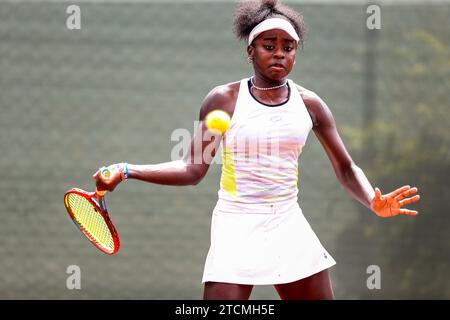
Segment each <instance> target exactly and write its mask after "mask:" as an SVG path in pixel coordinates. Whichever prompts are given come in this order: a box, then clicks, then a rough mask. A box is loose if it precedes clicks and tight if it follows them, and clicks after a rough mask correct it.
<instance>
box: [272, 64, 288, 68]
mask: <svg viewBox="0 0 450 320" xmlns="http://www.w3.org/2000/svg"><path fill="white" fill-rule="evenodd" d="M269 68H273V69H286V68H285V67H284V65H282V64H281V63H274V64H271V65H270V66H269Z"/></svg>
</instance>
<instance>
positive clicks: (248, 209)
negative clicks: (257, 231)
mask: <svg viewBox="0 0 450 320" xmlns="http://www.w3.org/2000/svg"><path fill="white" fill-rule="evenodd" d="M295 205H298V202H297V197H295V198H292V199H288V200H284V201H279V202H273V203H245V202H238V201H229V200H225V199H219V200H218V201H217V204H216V207H215V208H214V211H219V212H224V213H240V214H282V213H286V212H288V211H289V210H290V209H291V208H292V207H293V206H295Z"/></svg>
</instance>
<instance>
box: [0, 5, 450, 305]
mask: <svg viewBox="0 0 450 320" xmlns="http://www.w3.org/2000/svg"><path fill="white" fill-rule="evenodd" d="M72 4H75V5H78V6H79V8H80V10H81V11H80V12H81V16H80V18H81V19H80V22H81V25H80V26H81V29H74V30H71V29H68V28H67V20H68V19H69V18H70V14H69V13H67V11H66V10H67V8H68V6H69V5H72ZM286 4H288V5H290V6H292V7H293V8H294V9H296V10H298V11H301V12H302V13H303V15H304V19H305V22H306V24H307V26H308V29H309V30H308V35H307V40H306V42H305V46H304V49H303V50H302V51H299V52H298V53H297V64H296V65H295V68H294V70H293V72H292V73H291V74H290V78H291V79H293V80H294V81H295V82H297V83H299V84H300V85H302V86H304V87H306V88H309V89H311V90H313V91H315V92H316V93H317V94H319V95H320V96H321V97H322V99H323V100H324V101H325V102H326V103H327V104H328V106H329V107H330V109H331V110H332V112H333V115H334V117H335V120H336V123H337V126H338V130H339V133H340V134H341V137H342V139H343V141H344V143H345V145H346V147H347V149H348V151H349V153H350V154H351V156H352V158H353V160H354V161H355V163H356V164H357V165H358V166H359V167H361V168H362V169H363V171H364V172H365V173H366V175H367V176H368V178H369V180H370V181H371V183H372V184H373V186H378V187H380V188H381V190H382V192H384V193H387V192H390V191H392V190H393V189H394V188H397V187H399V186H402V185H404V184H410V185H415V186H417V187H418V188H419V190H420V194H421V196H422V200H421V201H420V202H419V203H417V204H414V205H410V206H409V207H410V208H412V209H414V210H419V211H420V214H419V215H418V216H417V217H406V216H398V217H395V218H392V219H380V218H378V217H377V216H376V215H374V214H373V213H371V212H370V211H369V210H368V209H366V208H365V207H363V206H362V205H360V204H359V203H358V202H357V201H356V200H354V199H353V198H352V196H351V195H350V194H349V193H348V192H347V191H346V190H345V189H344V188H343V187H342V186H341V185H340V184H339V182H338V180H337V179H336V176H335V174H334V171H333V169H332V166H331V163H330V161H329V160H328V157H327V155H326V153H325V151H324V149H323V147H322V146H321V144H320V143H319V142H318V140H317V138H316V136H315V135H314V133H313V132H311V134H310V135H309V138H308V141H307V145H306V147H305V148H304V149H303V153H302V155H301V157H300V162H299V163H300V164H299V189H300V193H299V203H300V206H301V207H302V209H303V212H304V214H305V216H306V218H307V220H308V221H309V223H310V224H311V226H312V228H313V229H314V231H315V232H316V234H317V235H318V237H319V239H320V240H321V242H322V244H323V245H324V246H325V248H327V250H328V251H329V252H330V254H331V255H332V256H333V257H334V258H335V260H336V261H337V265H336V266H334V267H333V268H331V277H332V282H333V288H334V292H335V295H336V298H339V299H449V298H450V280H449V279H450V278H449V277H448V270H449V269H450V232H449V227H450V219H449V214H450V204H449V202H448V201H447V200H448V199H449V198H450V187H449V183H448V182H449V181H448V180H449V177H450V147H449V146H450V135H449V128H450V112H449V111H450V93H449V92H450V91H449V89H450V28H448V25H449V21H450V4H449V3H448V2H447V3H446V2H442V3H428V2H427V1H423V4H421V3H420V2H419V1H415V2H413V3H412V4H408V5H406V4H401V3H400V4H399V3H396V2H395V1H390V2H387V3H381V4H380V5H379V6H378V8H379V9H380V11H379V12H380V14H381V16H380V18H381V20H380V23H381V24H380V29H376V30H370V29H368V27H367V22H368V21H367V20H368V18H369V16H371V14H372V13H373V12H372V11H370V12H372V13H367V8H368V5H367V4H365V3H364V1H361V2H357V1H353V2H351V1H347V2H344V3H342V1H337V2H333V1H325V2H323V1H322V2H317V3H315V2H314V1H309V2H305V3H302V2H288V1H286ZM234 7H235V3H234V2H233V1H186V2H184V1H167V2H165V1H157V2H156V1H129V2H127V1H83V2H76V1H75V2H59V1H1V2H0V153H1V155H0V172H1V175H0V299H201V298H202V290H203V287H202V284H201V278H202V272H203V267H204V262H205V258H206V254H207V252H208V248H209V241H210V223H211V213H212V210H213V208H214V205H215V202H216V201H217V191H218V188H219V180H220V172H221V166H220V164H213V165H211V167H210V169H209V171H208V173H207V175H206V177H205V178H204V179H203V180H202V182H201V183H200V184H198V185H196V186H188V187H170V186H160V185H153V184H146V183H143V182H138V181H133V180H130V181H127V182H126V183H124V184H121V185H119V186H118V187H117V189H116V190H115V192H114V193H111V194H108V195H107V202H108V209H109V212H110V214H111V217H112V220H113V221H114V223H115V225H116V227H117V229H118V231H119V233H120V236H121V242H122V247H121V250H120V251H119V252H118V254H117V255H115V256H107V255H105V254H103V253H101V252H100V251H98V250H97V249H96V248H94V247H93V246H92V245H91V244H90V243H89V242H88V241H87V240H86V239H85V238H84V237H83V236H82V235H81V233H80V232H79V231H78V230H77V229H76V228H75V226H74V225H73V223H72V222H71V221H70V218H69V216H68V214H67V212H66V210H65V207H64V204H63V195H64V192H65V191H66V190H67V189H69V188H72V187H79V188H83V189H86V190H94V187H95V185H94V182H93V180H92V178H91V175H92V174H93V173H94V172H95V171H96V170H97V168H98V167H100V166H102V165H109V164H112V163H116V162H128V163H133V164H149V163H160V162H166V161H170V160H172V159H173V158H174V155H175V156H177V155H178V156H179V154H180V153H182V150H181V151H180V150H179V149H177V148H178V147H179V146H180V143H181V142H182V141H181V140H180V136H181V135H180V133H182V134H183V136H184V137H185V139H189V137H190V136H191V135H192V134H193V132H194V127H195V125H196V123H195V121H196V120H198V115H199V108H200V105H201V103H202V101H203V99H204V97H205V96H206V94H207V93H208V92H209V91H210V90H211V89H213V88H214V87H215V86H217V85H220V84H224V83H228V82H232V81H237V80H240V79H242V78H244V77H248V76H250V75H252V72H253V70H252V68H251V65H249V64H248V63H247V62H246V46H245V43H243V42H239V41H238V40H236V38H235V37H234V35H233V28H232V16H233V10H234ZM186 141H188V140H183V142H185V143H186ZM174 150H178V151H180V152H178V151H177V152H175V151H174ZM231 236H232V235H231ZM70 266H78V267H79V271H80V284H81V288H80V289H74V290H70V289H69V288H70V282H71V281H73V278H72V277H71V276H72V275H73V274H72V271H71V270H73V269H71V267H70ZM374 270H375V271H374ZM377 270H378V271H379V276H380V279H381V282H380V283H378V284H377V283H375V282H374V278H373V277H372V276H373V275H374V272H375V273H376V272H377ZM374 283H375V285H378V288H373V285H374ZM251 298H252V299H278V295H277V294H276V292H275V290H274V288H273V287H271V286H261V287H255V288H254V290H253V294H252V296H251Z"/></svg>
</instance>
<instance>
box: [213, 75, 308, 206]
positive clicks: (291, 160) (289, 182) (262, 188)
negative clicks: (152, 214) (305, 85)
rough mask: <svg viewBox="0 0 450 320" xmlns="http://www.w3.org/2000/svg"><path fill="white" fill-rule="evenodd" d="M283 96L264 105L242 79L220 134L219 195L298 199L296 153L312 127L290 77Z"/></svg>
mask: <svg viewBox="0 0 450 320" xmlns="http://www.w3.org/2000/svg"><path fill="white" fill-rule="evenodd" d="M288 90H289V95H288V99H287V101H286V102H284V103H282V104H279V105H276V106H269V105H266V104H263V103H261V102H259V101H257V100H256V98H255V97H254V96H253V95H252V94H251V93H250V82H249V78H246V79H243V80H241V84H240V88H239V95H238V98H237V101H236V106H235V109H234V113H233V117H232V118H231V124H230V128H229V129H228V131H227V132H226V133H225V134H224V136H223V140H222V177H221V180H220V190H219V192H218V194H219V199H222V200H228V201H238V202H244V203H273V202H279V201H287V200H292V199H297V194H298V157H299V156H300V153H301V151H302V148H303V146H304V145H305V143H306V139H307V137H308V134H309V132H310V131H311V128H312V121H311V117H310V115H309V113H308V111H307V109H306V106H305V104H304V102H303V99H302V98H301V96H300V93H299V92H298V90H297V87H296V85H295V83H294V82H293V81H292V80H288Z"/></svg>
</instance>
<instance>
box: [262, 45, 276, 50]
mask: <svg viewBox="0 0 450 320" xmlns="http://www.w3.org/2000/svg"><path fill="white" fill-rule="evenodd" d="M264 48H266V50H269V51H271V50H273V49H274V48H275V47H274V46H271V45H265V46H264Z"/></svg>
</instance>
